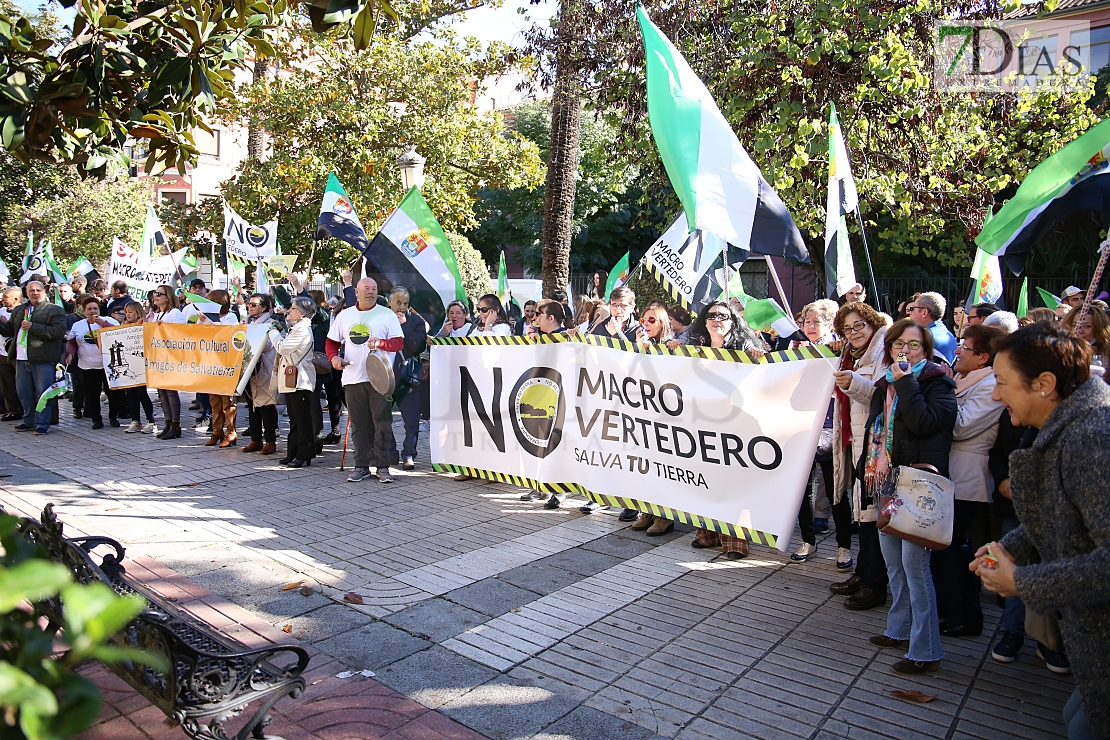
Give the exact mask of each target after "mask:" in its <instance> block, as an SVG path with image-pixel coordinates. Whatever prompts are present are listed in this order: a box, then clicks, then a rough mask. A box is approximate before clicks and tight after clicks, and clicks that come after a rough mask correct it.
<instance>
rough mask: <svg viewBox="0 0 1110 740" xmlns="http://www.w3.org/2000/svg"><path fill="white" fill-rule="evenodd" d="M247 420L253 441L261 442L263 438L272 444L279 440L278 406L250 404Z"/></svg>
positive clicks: (248, 430) (248, 432)
mask: <svg viewBox="0 0 1110 740" xmlns="http://www.w3.org/2000/svg"><path fill="white" fill-rule="evenodd" d="M247 422H248V425H247V434H249V435H250V438H251V441H252V442H261V441H263V439H265V441H266V442H269V443H270V444H273V443H275V442H277V425H278V413H277V406H275V405H273V404H270V405H269V406H255V405H254V404H253V403H252V404H250V405H248V406H247ZM309 428H311V426H310V427H309Z"/></svg>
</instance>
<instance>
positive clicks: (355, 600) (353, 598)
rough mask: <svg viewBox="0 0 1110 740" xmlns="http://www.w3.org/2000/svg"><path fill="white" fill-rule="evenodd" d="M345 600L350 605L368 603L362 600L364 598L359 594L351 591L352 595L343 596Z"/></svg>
mask: <svg viewBox="0 0 1110 740" xmlns="http://www.w3.org/2000/svg"><path fill="white" fill-rule="evenodd" d="M343 600H344V601H346V602H347V603H349V604H364V603H366V602H364V601H363V600H362V597H361V596H359V595H358V594H356V593H355V592H354V591H351V592H350V593H347V594H344V595H343Z"/></svg>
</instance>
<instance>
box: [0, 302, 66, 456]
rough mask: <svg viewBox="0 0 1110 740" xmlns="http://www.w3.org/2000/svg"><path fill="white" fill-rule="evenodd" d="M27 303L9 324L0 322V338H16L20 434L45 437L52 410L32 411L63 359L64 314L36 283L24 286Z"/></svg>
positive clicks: (18, 428)
mask: <svg viewBox="0 0 1110 740" xmlns="http://www.w3.org/2000/svg"><path fill="white" fill-rule="evenodd" d="M26 291H27V299H28V301H29V303H25V304H23V305H21V306H17V307H16V308H15V309H14V310H13V311H12V317H11V319H9V320H8V321H3V322H0V334H3V335H4V336H6V337H15V345H14V351H15V386H16V391H17V392H18V393H19V402H20V404H22V406H23V423H21V424H18V425H16V426H15V427H13V428H14V429H15V430H16V431H19V432H31V431H33V432H34V433H35V434H36V435H42V434H46V433H47V432H48V431H49V430H50V417H51V415H52V414H51V408H50V404H47V405H46V407H45V408H43V410H42V411H37V410H36V409H35V407H36V405H37V404H38V401H39V398H40V397H41V396H42V394H43V393H44V392H45V391H46V389H47V388H49V387H50V386H51V385H53V383H54V368H55V367H56V366H57V364H58V362H59V361H60V360H61V359H62V350H63V347H64V345H65V335H66V328H67V327H66V320H65V311H63V310H62V308H61V306H55V305H54V304H53V303H51V302H50V301H48V300H47V299H46V286H45V285H43V284H42V283H41V282H39V281H38V280H32V281H30V282H29V283H27V287H26Z"/></svg>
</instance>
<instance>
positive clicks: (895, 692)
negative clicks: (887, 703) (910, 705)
mask: <svg viewBox="0 0 1110 740" xmlns="http://www.w3.org/2000/svg"><path fill="white" fill-rule="evenodd" d="M890 694H891V696H894V697H897V698H899V699H905V700H906V701H915V702H917V703H918V704H928V703H929V702H931V701H932V700H933V699H936V698H937V697H936V696H933V695H931V694H923V693H921V692H920V691H918V690H917V689H891V690H890Z"/></svg>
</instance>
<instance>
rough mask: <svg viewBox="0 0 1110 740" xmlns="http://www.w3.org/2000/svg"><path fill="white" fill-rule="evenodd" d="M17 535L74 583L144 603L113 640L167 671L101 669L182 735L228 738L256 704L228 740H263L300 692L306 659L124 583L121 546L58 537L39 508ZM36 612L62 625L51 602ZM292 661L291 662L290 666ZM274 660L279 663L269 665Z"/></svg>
mask: <svg viewBox="0 0 1110 740" xmlns="http://www.w3.org/2000/svg"><path fill="white" fill-rule="evenodd" d="M20 532H21V533H22V534H23V536H24V537H26V538H27V539H29V540H31V541H32V542H34V543H35V544H38V545H41V546H42V547H43V548H45V549H46V551H47V552H49V554H50V558H51V559H52V560H55V561H57V562H60V563H62V564H64V565H65V566H67V567H68V568H69V569H70V570H72V571H73V574H74V577H75V578H76V580H77V581H79V582H81V583H92V582H94V581H100V582H102V583H105V584H107V585H108V586H110V587H111V588H112V589H114V590H115V592H116V593H118V594H120V595H121V596H130V595H132V594H138V595H140V596H142V597H143V598H145V599H146V601H147V606H146V608H145V609H143V611H142V612H141V613H140V614H139V616H138V617H136V618H135V619H134V620H133V621H132V622H131V623H130V624H129V625H128V626H127V627H126V628H125V629H123V630H122V631H121V632H120V633H119V634H118V635H116V636H115V638H113V640H112V642H113V644H116V645H120V646H131V647H137V648H141V649H142V650H145V651H147V652H151V653H155V654H157V655H160V656H162V658H163V659H164V661H165V663H166V665H168V666H170V670H169V671H168V672H166V673H162V672H160V671H156V670H154V669H152V668H149V667H147V666H144V665H138V664H136V663H132V662H131V661H125V662H122V663H118V664H115V665H109V666H107V667H108V669H109V670H111V671H112V672H113V673H115V674H116V675H118V676H119V677H120V678H122V679H123V680H124V681H126V682H127V683H129V684H130V685H131V686H132V687H134V689H135V690H136V691H138V692H139V693H140V694H142V695H143V696H145V697H146V698H147V699H148V700H149V701H150V703H151V704H153V705H154V706H156V707H158V708H159V709H161V710H162V711H163V712H164V713H165V714H166V716H167V717H170V718H171V719H173V720H176V721H177V722H179V723H180V724H181V727H182V729H183V730H184V731H185V734H186V735H188V736H189V737H192V738H206V739H208V740H229V735H227V733H226V731H225V728H224V726H223V725H224V723H225V722H227V721H228V720H230V719H232V718H234V717H237V716H239V715H240V714H242V713H243V711H244V710H245V709H246V708H247V705H248V704H250V703H252V702H255V701H258V702H261V705H260V706H259V707H258V709H257V710H256V711H255V712H254V714H253V715H252V716H251V717H250V719H249V720H248V721H247V723H246V724H245V725H244V726H243V728H242V729H241V730H240V731H239V732H238V734H236V735H235V738H236V740H246V738H248V737H249V736H251V735H253V736H254V737H255V738H265V737H266V735H265V728H266V727H267V725H269V723H270V719H271V718H270V715H269V711H270V709H271V708H272V707H273V706H274V704H276V703H277V701H278V700H279V699H281V698H282V697H284V696H290V697H292V698H294V699H296V698H299V697H300V695H301V694H302V693H303V692H304V688H305V681H304V679H303V678H301V674H302V673H303V672H304V670H305V668H306V667H307V666H308V653H306V652H305V651H304V649H303V648H300V647H296V646H291V645H271V646H268V647H263V648H254V649H251V648H247V647H246V646H244V645H242V644H240V643H238V642H236V641H235V640H232V639H230V638H228V637H225V636H222V635H219V634H218V633H216V632H214V631H213V630H212V629H211V628H210V627H208V626H207V625H205V624H204V623H202V622H200V621H198V620H197V619H196V618H195V617H192V616H191V615H189V614H187V613H185V612H183V611H181V610H178V609H174V608H173V607H172V606H171V605H169V604H167V603H165V602H164V601H163V600H162V599H160V598H159V597H158V596H157V595H155V594H152V593H151V592H150V591H148V590H146V589H144V588H143V587H142V586H141V585H140V584H138V583H135V582H134V581H132V580H130V579H128V577H127V574H126V573H125V572H124V567H123V555H124V548H123V547H122V546H121V545H120V544H119V543H118V542H116V541H115V540H113V539H110V538H108V537H78V538H73V539H69V538H67V537H64V536H63V535H62V523H61V522H59V521H58V519H57V517H56V516H55V515H54V511H53V505H52V504H47V506H46V508H45V509H44V510H43V512H42V522H41V523H40V522H37V521H35V520H34V519H30V518H24V519H22V520H21V522H20ZM100 546H106V547H108V548H111V549H112V550H113V552H111V553H109V554H107V555H105V556H104V558H103V560H102V562H101V563H100V565H97V564H96V563H95V562H93V557H92V551H93V550H94V549H95V548H97V547H100ZM39 606H40V608H41V609H42V611H43V613H44V614H45V616H46V617H47V618H48V619H49V620H50V622H51V627H53V628H54V629H55V630H56V629H58V628H59V626H60V625H61V624H62V613H61V604H60V603H59V602H58V600H56V599H54V600H50V601H47V602H44V603H42V604H40V605H39ZM294 658H295V659H296V662H291V661H292V660H293V659H294ZM275 659H278V660H279V662H281V661H284V662H285V663H286V665H282V666H278V665H275V664H274V662H273V661H274V660H275ZM205 723H207V724H205Z"/></svg>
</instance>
